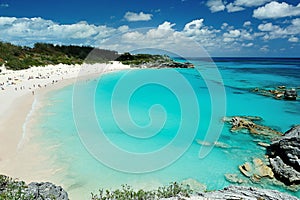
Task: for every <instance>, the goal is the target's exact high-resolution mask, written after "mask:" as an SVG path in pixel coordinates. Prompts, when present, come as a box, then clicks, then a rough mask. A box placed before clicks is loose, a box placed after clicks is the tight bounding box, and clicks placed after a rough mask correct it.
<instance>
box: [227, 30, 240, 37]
mask: <svg viewBox="0 0 300 200" xmlns="http://www.w3.org/2000/svg"><path fill="white" fill-rule="evenodd" d="M240 35H241V31H239V30H230V31H229V32H228V33H224V34H223V36H224V37H229V38H236V37H239V36H240Z"/></svg>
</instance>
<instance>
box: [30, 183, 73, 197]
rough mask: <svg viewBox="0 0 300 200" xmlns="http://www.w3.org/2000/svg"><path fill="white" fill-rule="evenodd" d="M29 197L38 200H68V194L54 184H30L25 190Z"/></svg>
mask: <svg viewBox="0 0 300 200" xmlns="http://www.w3.org/2000/svg"><path fill="white" fill-rule="evenodd" d="M25 193H26V194H27V195H28V196H31V197H33V198H34V199H36V200H44V199H55V200H68V199H69V198H68V194H67V192H66V191H64V189H63V188H62V187H60V186H56V185H54V184H52V183H48V182H47V183H30V184H29V185H28V188H27V189H26V190H25Z"/></svg>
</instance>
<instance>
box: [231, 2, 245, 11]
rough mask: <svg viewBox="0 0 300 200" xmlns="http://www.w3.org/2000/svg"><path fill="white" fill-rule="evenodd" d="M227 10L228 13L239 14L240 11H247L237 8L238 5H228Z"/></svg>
mask: <svg viewBox="0 0 300 200" xmlns="http://www.w3.org/2000/svg"><path fill="white" fill-rule="evenodd" d="M226 9H227V11H228V12H238V11H242V10H245V8H243V7H240V6H236V5H235V4H233V3H229V4H227V5H226Z"/></svg>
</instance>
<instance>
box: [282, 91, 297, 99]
mask: <svg viewBox="0 0 300 200" xmlns="http://www.w3.org/2000/svg"><path fill="white" fill-rule="evenodd" d="M284 99H286V100H296V99H297V91H296V90H295V89H290V90H285V92H284Z"/></svg>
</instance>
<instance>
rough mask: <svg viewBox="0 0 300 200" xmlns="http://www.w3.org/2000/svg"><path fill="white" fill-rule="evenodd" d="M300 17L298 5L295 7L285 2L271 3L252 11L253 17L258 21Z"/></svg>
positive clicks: (299, 5)
mask: <svg viewBox="0 0 300 200" xmlns="http://www.w3.org/2000/svg"><path fill="white" fill-rule="evenodd" d="M298 15H300V3H299V4H298V5H297V6H293V5H289V4H287V3H285V2H282V3H278V2H276V1H272V2H270V3H268V4H266V5H265V6H262V7H259V8H257V9H256V10H254V11H253V17H255V18H258V19H270V18H273V19H275V18H282V17H292V16H298Z"/></svg>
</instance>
